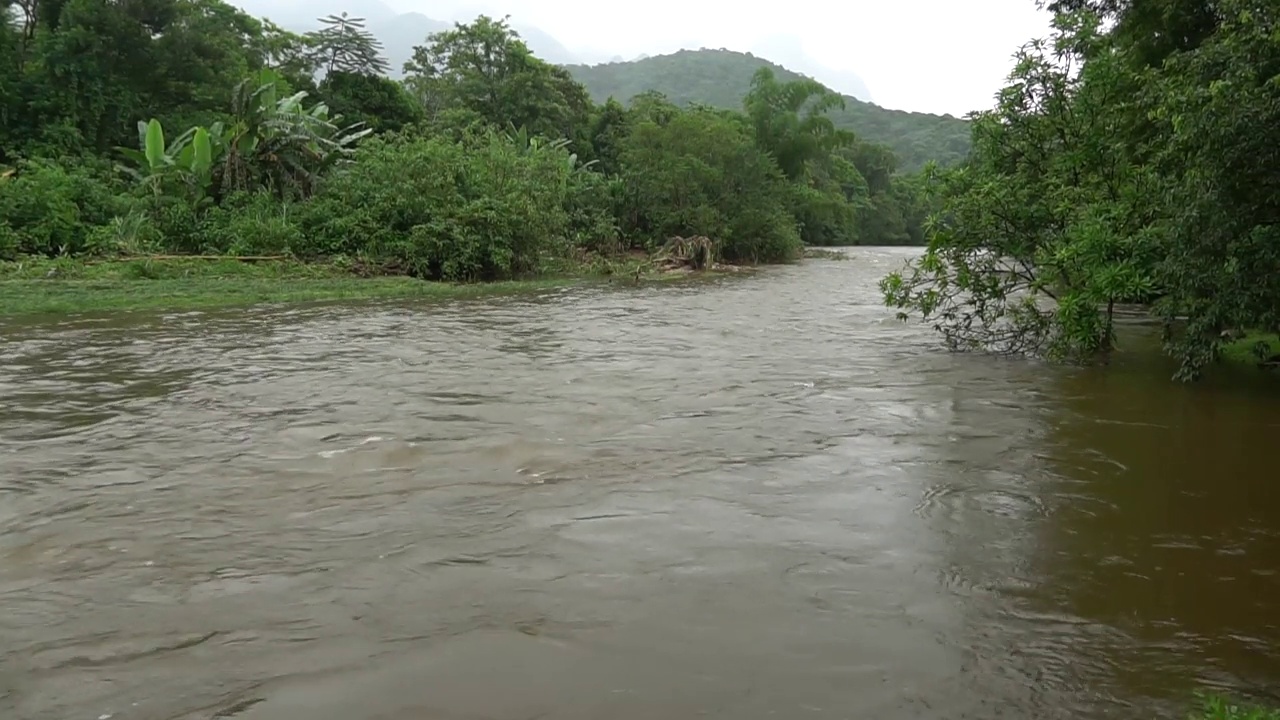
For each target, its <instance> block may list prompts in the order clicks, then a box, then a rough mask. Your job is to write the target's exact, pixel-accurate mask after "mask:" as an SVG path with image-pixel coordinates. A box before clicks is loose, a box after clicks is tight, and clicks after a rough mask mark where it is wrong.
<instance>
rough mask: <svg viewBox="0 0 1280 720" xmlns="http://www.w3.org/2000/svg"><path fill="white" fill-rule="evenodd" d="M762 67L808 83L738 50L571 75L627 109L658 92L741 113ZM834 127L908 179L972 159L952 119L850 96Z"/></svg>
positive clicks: (579, 69)
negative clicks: (878, 152)
mask: <svg viewBox="0 0 1280 720" xmlns="http://www.w3.org/2000/svg"><path fill="white" fill-rule="evenodd" d="M762 67H767V68H769V69H770V70H772V71H773V73H774V74H775V75H776V76H777V77H778V79H779V80H782V81H784V82H790V81H793V80H803V79H804V78H802V77H801V76H800V75H797V74H796V73H793V72H791V71H789V70H787V69H785V68H783V67H781V66H778V65H775V64H773V63H771V62H769V61H768V60H766V59H764V58H761V57H756V56H754V55H751V54H749V53H740V52H734V51H732V50H681V51H680V52H677V53H673V54H670V55H659V56H655V57H649V58H645V59H643V60H635V61H632V62H616V63H607V64H602V65H571V66H569V70H570V71H571V72H572V73H573V76H574V77H576V78H577V79H578V81H579V82H581V83H582V84H583V85H585V86H586V88H587V91H588V92H590V93H591V97H592V98H594V99H595V100H596V102H604V101H605V100H607V99H608V98H610V97H613V98H617V99H618V100H621V101H624V102H625V101H627V100H629V99H630V98H633V97H635V96H636V95H640V94H643V93H646V92H660V93H662V94H663V95H666V96H667V97H668V98H670V99H671V101H672V102H674V103H676V104H677V105H681V106H685V105H708V106H711V107H718V108H726V109H737V108H739V107H740V106H741V103H742V96H743V95H744V94H745V93H746V92H747V90H749V89H750V87H751V79H752V78H753V77H754V76H755V73H756V72H757V71H758V70H759V69H760V68H762ZM831 120H832V122H833V123H834V124H835V125H836V127H839V128H842V129H845V130H851V131H853V132H856V133H857V134H858V137H859V138H861V139H863V140H865V141H866V142H870V143H875V144H879V145H884V146H886V147H888V148H889V149H890V150H891V151H892V152H893V154H894V156H895V157H897V158H898V162H899V164H900V165H901V167H902V169H903V170H904V171H907V172H915V171H917V170H919V169H921V168H923V167H924V166H925V165H926V164H927V163H929V162H931V161H934V162H937V163H939V164H942V165H950V164H954V163H956V162H959V161H960V160H962V159H964V156H965V155H966V154H967V153H968V152H969V127H968V123H966V122H965V121H964V120H961V119H958V118H953V117H950V116H945V115H942V116H940V115H929V114H926V113H914V112H906V111H903V110H890V109H887V108H882V107H880V106H878V105H873V104H872V103H869V102H864V101H862V100H858V99H856V98H853V97H849V96H846V97H845V98H844V105H843V107H839V108H835V109H834V110H833V112H832V113H831Z"/></svg>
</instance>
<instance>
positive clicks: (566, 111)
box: [404, 16, 591, 139]
mask: <svg viewBox="0 0 1280 720" xmlns="http://www.w3.org/2000/svg"><path fill="white" fill-rule="evenodd" d="M404 69H405V75H406V79H405V83H406V85H407V86H408V87H409V89H410V90H411V91H412V92H413V93H414V94H415V95H416V96H417V97H418V98H419V99H420V100H421V101H422V103H423V104H424V106H425V107H426V108H427V113H428V115H430V116H436V115H439V114H441V113H444V112H447V111H449V110H452V109H462V110H464V111H466V112H468V113H472V114H474V115H475V116H477V117H479V118H481V119H482V120H483V121H484V122H486V123H489V124H490V125H492V126H494V127H497V128H508V127H514V128H522V127H523V128H525V129H527V130H528V131H529V132H530V133H533V134H536V135H543V136H546V137H563V138H570V139H577V138H579V137H580V135H581V134H582V133H583V132H585V131H586V130H587V129H588V124H589V122H590V107H591V101H590V98H588V96H587V93H586V90H584V89H583V88H582V86H581V85H579V84H578V83H577V82H576V81H575V80H574V79H573V77H572V76H571V75H569V73H568V72H566V71H564V70H563V69H562V68H558V67H554V66H552V65H549V64H547V63H545V62H543V61H542V60H539V59H538V58H536V57H534V55H533V54H532V53H531V52H530V51H529V48H528V46H527V45H525V43H524V41H523V40H521V39H520V35H519V34H518V33H517V32H516V31H514V30H512V29H511V27H510V26H509V25H508V24H507V21H506V20H505V19H503V20H494V19H492V18H490V17H487V16H480V17H479V18H477V19H476V21H475V22H473V23H470V24H462V23H458V24H457V25H455V26H454V28H453V29H452V30H447V31H444V32H440V33H436V34H433V35H431V36H430V37H429V38H428V39H427V44H426V45H422V46H419V47H416V48H414V54H413V58H412V59H411V60H409V62H407V63H405V68H404Z"/></svg>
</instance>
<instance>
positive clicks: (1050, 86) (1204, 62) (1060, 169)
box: [883, 0, 1280, 379]
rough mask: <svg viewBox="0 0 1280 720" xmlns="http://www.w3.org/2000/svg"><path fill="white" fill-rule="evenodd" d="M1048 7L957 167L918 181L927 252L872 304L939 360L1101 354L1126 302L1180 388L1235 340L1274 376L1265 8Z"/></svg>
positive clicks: (1061, 0) (1125, 0)
mask: <svg viewBox="0 0 1280 720" xmlns="http://www.w3.org/2000/svg"><path fill="white" fill-rule="evenodd" d="M1048 7H1049V9H1051V10H1053V11H1054V12H1055V13H1056V15H1055V18H1056V19H1055V23H1054V28H1055V30H1054V32H1053V34H1052V36H1051V37H1049V38H1046V39H1043V40H1037V41H1034V42H1031V43H1029V44H1027V45H1026V46H1025V47H1023V48H1022V49H1021V51H1020V52H1019V53H1018V55H1017V58H1016V65H1015V67H1014V70H1013V72H1012V74H1011V75H1010V77H1009V82H1008V85H1007V86H1006V87H1005V88H1004V89H1003V90H1002V91H1001V92H1000V94H999V96H998V101H997V103H996V106H995V107H994V108H993V109H991V110H988V111H985V112H982V113H979V114H977V116H976V117H975V118H974V119H973V149H972V152H971V153H970V155H969V156H968V157H967V158H966V160H965V161H964V162H963V163H960V164H959V165H957V166H954V167H951V168H937V169H934V170H931V171H930V173H929V177H928V180H927V181H926V187H927V192H928V196H929V197H930V202H931V203H934V205H933V207H934V209H935V210H936V212H935V213H934V214H933V215H932V216H931V219H930V220H929V223H928V232H927V234H928V239H929V245H928V250H927V251H926V253H925V254H924V256H923V257H922V258H920V259H919V260H918V261H916V262H913V263H912V264H911V265H910V266H909V267H908V268H907V269H906V270H905V271H903V272H899V273H895V274H893V275H890V276H889V277H888V278H886V279H885V281H884V282H883V289H884V291H885V296H886V299H887V301H888V302H889V303H890V305H892V306H896V307H898V308H900V309H901V311H902V312H903V314H904V316H905V315H914V316H922V317H924V318H926V319H927V320H928V321H930V322H932V323H933V324H934V325H935V327H936V328H937V329H938V330H939V331H941V332H942V333H943V336H944V337H945V339H946V341H947V343H948V344H949V345H950V346H951V347H952V348H954V349H982V350H994V351H998V352H1007V353H1031V354H1037V355H1042V356H1047V357H1054V358H1061V359H1068V360H1093V359H1097V358H1105V357H1106V355H1107V353H1108V352H1110V351H1111V350H1112V349H1113V347H1114V346H1115V342H1116V333H1115V320H1116V317H1117V312H1118V311H1119V310H1120V309H1121V308H1123V307H1124V306H1126V305H1137V306H1139V307H1140V308H1141V311H1143V312H1149V313H1151V314H1152V316H1153V317H1154V318H1156V319H1157V320H1158V321H1159V322H1160V323H1161V325H1162V327H1163V328H1164V338H1165V343H1164V344H1165V347H1166V349H1167V351H1168V352H1169V353H1170V354H1171V355H1172V356H1173V357H1175V358H1177V359H1178V361H1179V371H1178V375H1179V376H1180V377H1182V378H1185V379H1190V378H1194V377H1196V376H1198V375H1199V374H1200V373H1201V371H1202V370H1203V369H1204V368H1205V367H1206V366H1207V365H1208V364H1209V363H1211V362H1213V361H1214V360H1216V359H1218V358H1219V357H1220V356H1221V355H1222V353H1223V350H1224V348H1228V347H1234V348H1237V349H1238V347H1239V345H1240V344H1241V343H1242V342H1244V343H1247V344H1248V345H1249V346H1250V352H1251V353H1252V354H1253V355H1254V356H1255V357H1256V359H1257V360H1258V361H1261V362H1264V363H1268V362H1269V363H1272V364H1274V363H1275V362H1276V360H1275V358H1274V357H1273V353H1274V352H1276V351H1280V347H1276V346H1275V345H1274V343H1273V342H1268V341H1267V338H1271V339H1272V340H1274V338H1275V334H1276V332H1277V331H1278V330H1280V3H1275V2H1260V1H1259V0H1143V1H1141V2H1139V1H1138V0H1055V1H1054V2H1052V3H1049V5H1048ZM1255 339H1256V342H1255Z"/></svg>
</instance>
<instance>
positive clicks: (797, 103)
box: [743, 67, 854, 180]
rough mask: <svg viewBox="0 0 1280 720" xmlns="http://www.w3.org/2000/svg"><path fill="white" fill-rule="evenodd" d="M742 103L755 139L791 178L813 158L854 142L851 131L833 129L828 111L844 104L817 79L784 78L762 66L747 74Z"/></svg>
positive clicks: (802, 173) (801, 174)
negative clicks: (748, 80) (747, 85)
mask: <svg viewBox="0 0 1280 720" xmlns="http://www.w3.org/2000/svg"><path fill="white" fill-rule="evenodd" d="M743 106H744V107H745V108H746V111H747V117H749V118H750V119H751V123H752V125H753V126H754V128H755V133H756V143H757V144H758V145H759V146H760V147H761V149H763V150H764V151H765V152H768V153H769V154H770V155H772V156H773V159H774V160H775V161H777V163H778V167H779V168H781V169H782V172H783V174H784V175H786V176H787V178H788V179H789V180H799V179H801V178H803V177H804V176H805V175H807V173H808V171H809V168H810V165H811V164H812V163H816V162H822V161H824V160H825V159H826V158H827V157H829V156H830V155H831V153H832V152H833V151H834V150H836V149H837V148H841V147H848V146H849V145H852V144H853V142H854V137H853V133H851V132H848V131H847V130H837V129H836V127H835V124H834V123H833V122H832V121H831V118H830V117H828V116H827V112H828V111H830V110H834V109H836V108H839V109H844V107H845V101H844V99H843V98H841V97H840V96H839V95H836V94H835V93H833V92H831V91H830V90H828V89H827V88H825V87H823V85H822V84H821V83H819V82H818V81H816V80H807V79H806V80H792V81H790V82H785V83H782V82H778V80H777V77H776V76H775V75H774V72H773V70H771V69H770V68H768V67H762V68H760V69H759V70H757V71H756V74H755V75H754V76H753V77H752V78H751V91H750V92H748V93H747V96H746V98H744V100H743ZM802 113H803V114H802Z"/></svg>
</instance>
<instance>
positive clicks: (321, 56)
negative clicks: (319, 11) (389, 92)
mask: <svg viewBox="0 0 1280 720" xmlns="http://www.w3.org/2000/svg"><path fill="white" fill-rule="evenodd" d="M319 20H320V23H321V24H322V25H324V27H323V28H321V29H319V30H316V31H314V32H310V33H307V36H306V37H307V40H308V42H309V43H310V45H311V47H312V53H313V55H312V57H313V58H314V60H315V62H316V64H317V65H318V66H319V67H320V68H321V69H323V70H324V72H325V74H326V75H327V74H329V73H334V72H342V73H351V74H355V75H381V74H384V73H386V72H387V70H388V69H390V65H388V64H387V61H386V58H384V57H383V56H382V43H381V42H379V41H378V39H377V38H375V37H374V36H373V34H372V33H370V32H369V31H368V30H366V29H365V27H364V22H365V20H364V18H359V17H349V16H348V15H347V14H346V13H342V14H341V15H328V16H326V17H322V18H320V19H319Z"/></svg>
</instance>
